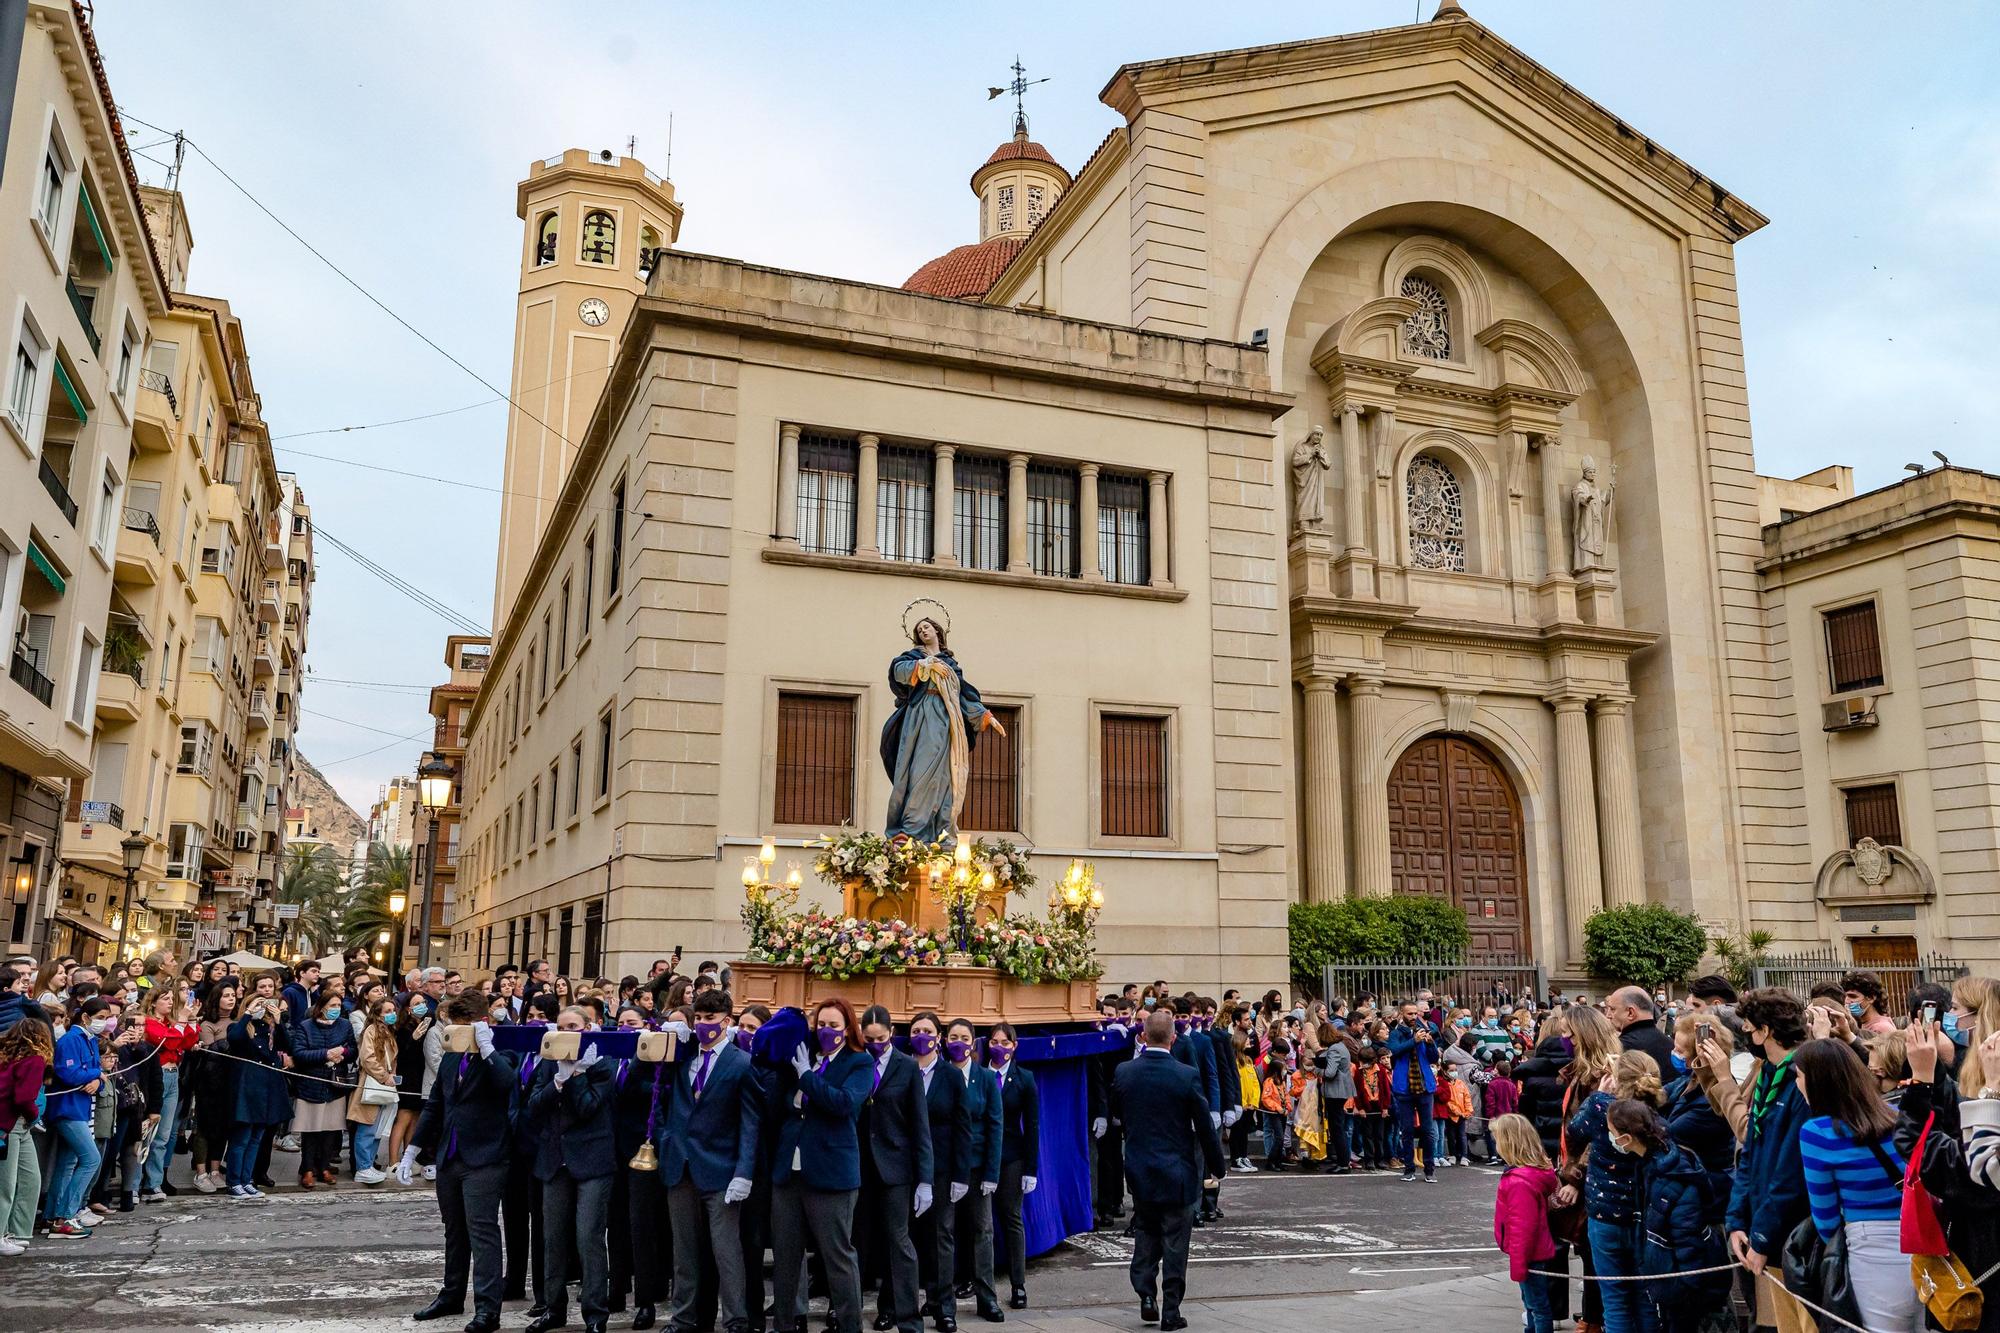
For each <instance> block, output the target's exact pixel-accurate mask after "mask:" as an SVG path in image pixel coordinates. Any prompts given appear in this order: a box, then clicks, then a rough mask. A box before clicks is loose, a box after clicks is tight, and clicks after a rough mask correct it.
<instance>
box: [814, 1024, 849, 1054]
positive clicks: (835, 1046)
mask: <svg viewBox="0 0 2000 1333" xmlns="http://www.w3.org/2000/svg"><path fill="white" fill-rule="evenodd" d="M846 1040H847V1029H846V1028H821V1029H820V1030H819V1049H820V1054H822V1055H832V1054H833V1053H834V1052H835V1051H837V1050H839V1049H840V1043H842V1042H844V1041H846Z"/></svg>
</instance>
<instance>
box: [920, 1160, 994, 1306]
mask: <svg viewBox="0 0 2000 1333" xmlns="http://www.w3.org/2000/svg"><path fill="white" fill-rule="evenodd" d="M978 1193H979V1190H978V1188H977V1187H976V1186H975V1187H974V1188H973V1190H972V1195H977V1194H978ZM968 1197H971V1196H968ZM964 1206H965V1205H964V1203H963V1202H960V1203H953V1202H952V1201H951V1182H950V1181H949V1180H939V1181H935V1182H933V1183H932V1185H931V1206H930V1207H928V1208H926V1209H924V1215H923V1216H922V1217H919V1218H918V1219H917V1220H916V1222H915V1224H914V1226H913V1228H912V1232H913V1234H912V1236H911V1239H912V1240H914V1241H915V1242H916V1244H917V1281H918V1282H919V1283H920V1284H921V1285H922V1287H923V1291H924V1300H925V1301H926V1302H928V1303H929V1304H931V1305H934V1306H936V1307H937V1310H936V1313H938V1314H945V1315H950V1316H951V1317H952V1318H953V1319H954V1320H956V1319H957V1318H958V1298H957V1294H956V1292H957V1288H956V1287H954V1286H953V1284H952V1276H951V1275H952V1270H953V1268H954V1266H955V1264H956V1257H955V1254H954V1249H953V1247H954V1242H955V1239H956V1236H955V1233H956V1231H957V1227H956V1226H955V1223H956V1222H957V1220H958V1210H959V1209H960V1208H962V1207H964ZM987 1243H988V1244H989V1245H991V1243H992V1242H991V1241H990V1240H989V1241H988V1242H987ZM919 1322H920V1323H921V1322H922V1321H921V1319H920V1320H919Z"/></svg>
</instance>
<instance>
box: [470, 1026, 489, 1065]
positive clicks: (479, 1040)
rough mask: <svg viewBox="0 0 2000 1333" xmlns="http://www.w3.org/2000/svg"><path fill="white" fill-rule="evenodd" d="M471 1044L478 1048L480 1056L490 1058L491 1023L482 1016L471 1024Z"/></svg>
mask: <svg viewBox="0 0 2000 1333" xmlns="http://www.w3.org/2000/svg"><path fill="white" fill-rule="evenodd" d="M472 1044H473V1045H475V1046H477V1047H478V1048H479V1053H480V1054H481V1055H482V1056H484V1057H486V1058H487V1059H489V1060H490V1059H492V1058H493V1025H492V1024H491V1023H489V1022H487V1021H486V1020H485V1019H483V1018H482V1019H480V1020H479V1021H478V1022H477V1023H474V1024H473V1025H472Z"/></svg>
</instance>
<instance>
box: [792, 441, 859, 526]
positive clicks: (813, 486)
mask: <svg viewBox="0 0 2000 1333" xmlns="http://www.w3.org/2000/svg"><path fill="white" fill-rule="evenodd" d="M854 469H855V444H854V441H853V440H852V439H842V438H840V437H838V436H833V435H813V434H804V435H801V436H800V437H799V514H798V533H799V549H800V550H802V551H824V552H831V553H833V554H836V555H853V554H854Z"/></svg>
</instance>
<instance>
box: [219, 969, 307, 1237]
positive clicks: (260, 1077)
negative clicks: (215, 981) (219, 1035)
mask: <svg viewBox="0 0 2000 1333" xmlns="http://www.w3.org/2000/svg"><path fill="white" fill-rule="evenodd" d="M283 1015H284V1002H283V1001H281V1000H279V999H278V997H277V994H276V987H275V986H274V984H273V983H272V979H271V977H270V976H269V975H268V974H266V975H264V976H260V977H258V978H257V991H256V993H255V994H253V995H251V996H250V998H249V999H247V1000H245V1001H244V1002H243V1005H242V1008H241V1009H240V1011H239V1012H238V1013H237V1015H236V1021H235V1022H233V1023H231V1024H230V1025H229V1053H230V1054H231V1055H233V1056H235V1057H236V1068H237V1074H236V1100H235V1109H234V1111H233V1112H232V1114H231V1116H230V1130H229V1152H228V1154H227V1156H226V1158H225V1161H224V1172H225V1177H226V1179H227V1181H228V1185H229V1193H230V1194H231V1195H232V1196H233V1197H235V1198H238V1199H261V1198H263V1197H264V1192H263V1191H262V1190H260V1189H258V1188H257V1162H258V1159H259V1156H260V1154H261V1153H262V1152H263V1150H264V1146H265V1145H266V1144H267V1143H269V1142H270V1138H271V1132H272V1130H273V1129H275V1128H276V1127H277V1126H279V1125H282V1124H284V1123H285V1121H287V1120H289V1119H290V1118H291V1114H292V1099H291V1097H290V1096H289V1095H288V1093H287V1092H286V1089H285V1075H284V1072H283V1071H284V1070H286V1069H289V1068H290V1067H291V1062H292V1058H291V1056H289V1055H287V1054H286V1053H285V1051H284V1049H283V1042H284V1038H283V1036H282V1035H281V1033H282V1031H283V1027H282V1023H281V1021H280V1020H281V1019H282V1017H283Z"/></svg>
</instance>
